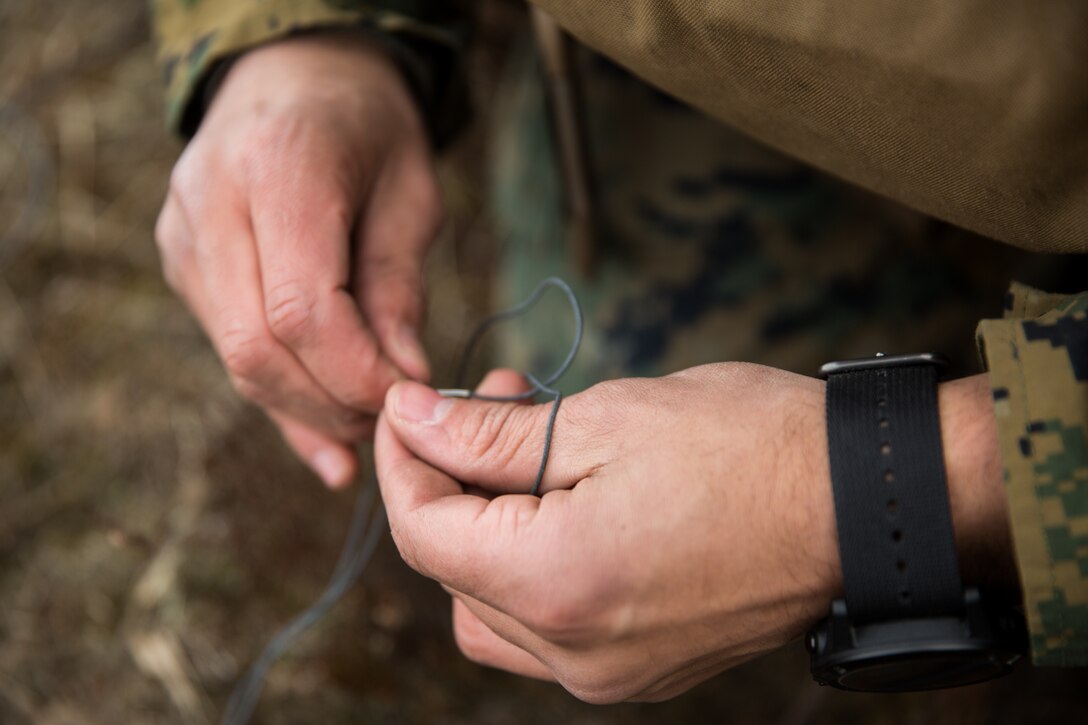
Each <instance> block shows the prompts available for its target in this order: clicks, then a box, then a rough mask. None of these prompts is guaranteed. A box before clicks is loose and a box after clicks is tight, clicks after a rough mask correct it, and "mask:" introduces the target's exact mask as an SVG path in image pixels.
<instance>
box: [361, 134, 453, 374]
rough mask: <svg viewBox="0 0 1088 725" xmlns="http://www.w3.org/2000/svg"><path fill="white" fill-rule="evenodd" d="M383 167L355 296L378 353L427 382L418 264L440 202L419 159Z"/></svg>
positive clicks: (364, 226) (364, 227)
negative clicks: (376, 340) (377, 343)
mask: <svg viewBox="0 0 1088 725" xmlns="http://www.w3.org/2000/svg"><path fill="white" fill-rule="evenodd" d="M386 168H387V172H386V175H385V176H384V177H383V178H382V180H381V182H380V183H379V185H378V187H377V188H376V189H375V192H374V194H373V195H372V198H371V201H370V203H369V205H368V207H367V211H366V214H365V215H364V217H363V220H362V223H361V224H360V226H359V231H358V236H359V245H358V247H359V250H360V252H359V258H358V261H357V263H356V274H355V292H356V295H357V297H358V298H359V299H360V300H362V305H363V311H364V313H365V316H366V320H367V322H368V323H370V325H371V326H372V327H373V329H374V334H375V335H376V336H377V337H378V340H379V341H380V342H381V347H382V350H384V351H385V352H386V353H387V354H388V355H389V357H390V358H391V359H392V360H393V362H394V363H396V365H397V366H398V367H399V368H400V369H401V370H403V371H404V372H405V374H407V375H408V376H409V377H412V378H414V379H416V380H421V381H424V382H426V381H427V380H429V379H430V367H429V365H428V363H427V356H426V354H425V353H424V350H423V346H422V345H421V344H420V342H419V334H420V330H421V328H422V325H423V316H424V310H425V304H426V302H425V294H424V278H423V265H424V262H425V260H426V255H427V250H428V248H429V247H430V245H431V242H432V240H433V239H434V237H435V235H436V234H437V233H438V229H439V226H440V225H441V221H442V205H441V197H440V194H439V191H438V187H437V184H436V182H435V177H434V171H433V169H432V167H431V164H430V161H429V160H428V159H427V158H426V156H424V155H423V154H412V155H411V156H407V157H406V158H405V159H404V160H403V161H398V162H396V163H390V164H388V165H387V167H386Z"/></svg>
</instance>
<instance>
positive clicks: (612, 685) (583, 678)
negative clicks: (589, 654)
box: [558, 661, 638, 705]
mask: <svg viewBox="0 0 1088 725" xmlns="http://www.w3.org/2000/svg"><path fill="white" fill-rule="evenodd" d="M629 674H630V673H628V672H626V671H625V670H623V669H620V668H617V667H616V666H615V663H611V662H609V663H600V662H596V661H589V662H582V663H580V664H579V665H575V666H573V667H568V668H566V669H565V670H564V671H563V673H562V674H560V676H559V677H558V679H559V682H560V684H562V685H563V688H564V689H566V690H567V692H569V693H570V694H572V695H574V696H575V697H577V698H578V699H579V700H582V701H583V702H588V703H590V704H591V705H612V704H615V703H618V702H624V701H625V700H629V699H631V698H632V697H633V696H634V695H636V694H637V693H638V687H637V686H635V685H634V684H633V683H632V678H631V677H629V676H628V675H629Z"/></svg>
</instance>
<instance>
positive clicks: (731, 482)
mask: <svg viewBox="0 0 1088 725" xmlns="http://www.w3.org/2000/svg"><path fill="white" fill-rule="evenodd" d="M523 384H524V383H522V382H521V381H520V376H517V375H516V374H515V373H511V372H506V373H493V374H492V376H491V377H490V378H489V379H488V381H486V385H487V390H488V392H491V393H500V394H501V393H511V392H518V391H519V389H520V387H521V386H522V385H523ZM822 406H823V383H822V382H820V381H819V380H815V379H812V378H805V377H801V376H798V375H791V374H788V373H784V372H780V371H777V370H772V369H770V368H763V367H757V366H753V365H734V364H723V365H711V366H706V367H701V368H695V369H693V370H689V371H685V372H682V373H679V374H676V375H671V376H669V377H666V378H661V379H652V380H650V379H647V380H622V381H612V382H608V383H604V384H601V385H598V386H595V387H593V388H592V389H590V390H588V391H586V392H584V393H581V394H578V395H574V396H571V397H570V398H567V399H566V400H564V402H563V404H562V406H561V407H560V410H559V418H558V421H557V423H556V428H555V440H554V443H553V448H552V452H551V458H550V460H549V462H548V467H547V471H546V474H545V477H544V484H543V487H542V491H544V495H543V496H542V497H541V498H536V497H533V496H527V495H516V494H523V493H525V492H526V491H528V489H529V487H530V485H531V482H532V480H533V477H534V475H535V474H536V469H537V466H538V465H539V463H540V454H541V448H542V442H543V436H544V431H545V421H546V417H547V413H548V408H549V405H547V404H545V405H538V406H520V405H514V404H496V403H485V402H480V401H472V400H469V401H465V400H458V401H454V400H446V399H441V398H439V397H438V396H437V395H436V394H435V393H434V392H433V391H431V390H430V389H429V388H427V387H425V386H423V385H420V384H418V383H399V384H398V385H397V386H395V387H394V388H393V390H391V391H390V394H389V396H388V398H387V401H386V409H385V411H386V412H385V413H384V414H383V417H382V420H381V421H380V422H379V426H378V432H377V437H376V444H375V445H376V449H375V450H376V456H377V462H378V479H379V481H381V488H382V495H383V498H384V499H385V503H386V506H387V508H388V512H389V519H390V522H391V526H392V530H393V536H394V539H395V540H396V542H397V546H398V547H399V548H400V550H401V553H402V555H403V556H404V557H405V559H406V560H407V561H408V563H409V564H410V565H411V566H412V567H413V568H415V569H417V570H419V571H420V572H421V573H423V574H425V575H426V576H429V577H432V578H434V579H437V580H438V581H439V582H441V583H442V584H443V585H444V586H445V587H446V588H447V589H448V590H449V591H450V592H451V593H452V594H453V595H454V597H455V608H454V619H455V631H456V635H457V639H458V642H459V644H460V646H461V648H462V649H463V650H464V651H465V653H466V654H467V655H468V656H469V657H470V658H471V659H474V660H476V661H478V662H481V663H483V664H488V665H492V666H495V667H500V668H503V669H507V670H511V671H514V672H518V673H521V674H525V675H530V676H536V677H541V678H546V679H553V678H554V679H556V680H558V681H559V682H560V683H561V684H562V685H563V686H564V687H566V688H567V689H568V690H570V691H571V692H572V693H574V694H575V695H576V696H578V697H580V698H582V699H584V700H588V701H590V702H615V701H619V700H629V699H636V700H661V699H665V698H668V697H672V696H674V695H676V694H678V693H680V692H682V691H684V690H686V689H688V688H690V687H692V686H694V685H695V684H697V683H699V682H701V681H702V680H704V679H706V678H708V677H710V676H712V675H714V674H716V673H718V672H720V671H721V670H723V669H726V668H728V667H731V666H733V665H736V664H739V663H740V662H743V661H745V660H747V659H750V658H752V657H755V656H756V655H758V654H760V653H763V652H767V651H769V650H772V649H775V648H777V647H779V646H781V645H783V644H785V643H787V642H788V641H790V640H791V639H793V638H794V637H796V636H798V635H799V634H801V633H802V632H803V631H804V630H805V628H806V627H807V626H808V625H810V624H811V623H812V622H814V621H815V620H816V619H818V618H820V617H821V616H824V615H826V613H827V611H828V607H829V604H830V601H831V598H832V596H833V595H834V594H835V592H836V590H837V588H838V577H839V575H838V552H837V550H836V548H835V536H834V531H833V528H834V518H833V511H832V506H831V492H830V483H829V477H828V476H829V474H828V471H827V463H826V458H827V456H826V453H825V452H824V451H825V450H826V444H825V442H824V437H825V434H824V422H823V407H822ZM462 483H464V484H469V485H472V486H475V487H479V488H481V489H484V490H486V491H488V492H492V493H510V494H514V495H502V496H498V497H494V498H491V499H490V500H489V498H488V497H484V496H479V495H466V494H465V493H464V489H463V488H462Z"/></svg>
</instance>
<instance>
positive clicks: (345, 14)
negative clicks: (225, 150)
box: [150, 0, 467, 143]
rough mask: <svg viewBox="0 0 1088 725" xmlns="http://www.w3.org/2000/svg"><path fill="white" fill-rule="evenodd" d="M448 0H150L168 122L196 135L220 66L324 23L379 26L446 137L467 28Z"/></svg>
mask: <svg viewBox="0 0 1088 725" xmlns="http://www.w3.org/2000/svg"><path fill="white" fill-rule="evenodd" d="M460 5H461V4H460V3H458V2H451V1H448V0H150V6H151V17H152V24H153V26H154V31H155V38H156V41H157V43H158V48H159V64H160V66H161V69H162V78H163V83H164V85H165V86H166V116H167V123H168V125H169V127H170V129H171V130H173V131H174V132H175V133H178V134H180V135H183V136H191V135H192V134H193V133H194V132H195V131H196V127H197V125H199V122H200V117H201V115H202V113H203V109H204V101H205V99H204V93H205V89H206V87H207V84H208V82H209V79H211V78H214V77H215V75H216V70H217V69H222V68H224V67H225V65H224V64H225V63H226V62H228V61H229V60H231V59H232V58H234V57H236V56H237V55H238V54H239V53H241V52H243V51H245V50H247V49H248V48H252V47H254V46H256V45H259V44H261V43H265V42H268V41H271V40H275V39H278V38H282V37H285V36H288V35H290V34H292V33H298V32H305V31H310V30H316V29H321V28H353V27H354V28H360V29H367V30H369V31H372V32H377V33H379V34H380V35H381V37H383V38H385V39H386V40H387V41H388V42H389V43H390V49H391V51H392V52H393V54H394V57H395V58H396V59H397V60H398V62H399V63H400V65H401V67H402V68H403V69H404V70H405V71H406V73H407V76H408V79H409V81H410V82H411V83H412V85H413V90H414V91H415V92H416V94H417V97H418V98H419V99H420V101H421V104H422V105H423V110H424V115H425V116H426V118H427V121H428V124H429V126H430V128H431V131H432V135H433V136H434V137H435V139H436V141H437V142H439V143H441V142H442V141H443V140H444V139H445V138H447V137H448V136H449V135H450V134H451V133H452V132H453V131H454V130H456V128H457V127H458V126H459V125H460V123H461V122H462V121H463V117H464V115H465V107H466V106H465V102H464V100H465V94H464V93H463V92H462V87H461V73H460V58H461V54H462V51H463V49H464V44H465V42H466V36H467V22H466V18H465V14H464V13H463V12H462V11H461V10H460V9H459V8H460Z"/></svg>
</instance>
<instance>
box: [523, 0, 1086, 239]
mask: <svg viewBox="0 0 1088 725" xmlns="http://www.w3.org/2000/svg"><path fill="white" fill-rule="evenodd" d="M532 2H534V3H535V4H537V5H539V6H540V7H542V8H543V9H545V10H547V11H548V12H549V13H551V14H552V15H553V16H554V17H555V19H556V20H557V21H558V22H559V23H560V24H561V25H563V26H564V27H566V28H567V29H568V30H569V31H570V32H571V33H572V34H573V35H575V36H576V37H577V38H579V39H580V40H581V41H583V42H584V43H586V44H587V45H589V46H590V47H592V48H595V49H597V50H598V51H600V52H602V53H604V54H606V55H608V56H610V57H612V58H613V59H614V60H616V61H617V62H619V63H621V64H622V65H624V66H626V67H628V68H629V69H631V70H632V71H633V72H634V73H636V74H638V75H639V76H641V77H643V78H645V79H646V80H648V81H649V82H650V83H652V84H654V85H656V86H658V87H659V88H661V89H663V90H665V91H667V92H668V93H671V94H672V95H675V96H677V97H679V98H680V99H682V100H684V101H686V102H688V103H690V104H692V105H694V106H696V107H697V108H699V109H701V110H703V111H705V112H707V113H709V114H710V115H712V116H714V117H716V118H718V119H720V120H722V121H725V122H726V123H728V124H730V125H732V126H733V127H735V128H737V129H739V130H741V131H743V132H744V133H746V134H748V135H750V136H752V137H753V138H756V139H759V140H760V141H762V142H764V143H766V144H769V145H770V146H773V147H775V148H777V149H779V150H782V151H784V152H786V153H788V154H790V155H792V156H795V157H797V158H799V159H802V160H804V161H806V162H808V163H810V164H813V165H815V166H817V167H819V168H822V169H824V170H827V171H829V172H831V173H833V174H836V175H838V176H841V177H842V178H844V179H846V180H848V181H852V182H854V183H856V184H858V185H860V186H862V187H865V188H867V189H872V190H874V191H877V192H879V193H881V194H884V195H886V196H888V197H891V198H893V199H895V200H897V201H899V202H902V203H904V204H906V205H907V206H910V207H912V208H915V209H918V210H920V211H923V212H925V213H927V214H930V215H932V216H935V217H938V218H940V219H944V220H946V221H949V222H952V223H954V224H957V225H959V226H962V227H965V228H967V229H970V230H972V231H975V232H978V233H980V234H982V235H984V236H987V237H990V238H993V239H999V240H1001V241H1004V242H1008V243H1011V244H1015V245H1017V246H1021V247H1024V248H1027V249H1036V250H1047V251H1065V252H1072V251H1085V250H1088V234H1085V230H1086V229H1088V132H1086V129H1088V43H1086V42H1084V34H1085V28H1088V3H1085V2H1083V0H1048V2H1038V0H915V1H914V2H906V3H905V2H901V1H900V0H865V2H853V3H843V2H829V1H828V0H763V1H761V2H722V1H718V2H705V1H697V0H532Z"/></svg>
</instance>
